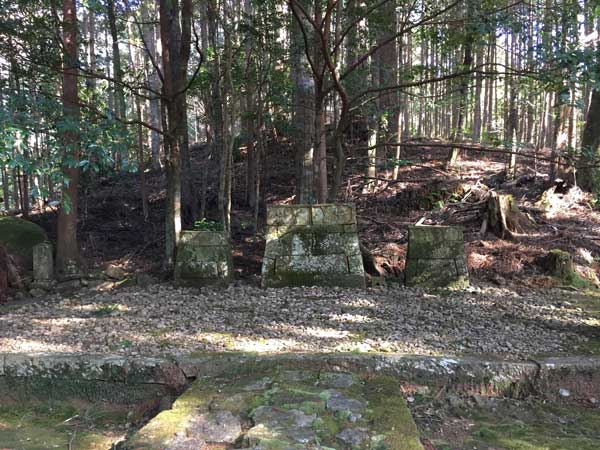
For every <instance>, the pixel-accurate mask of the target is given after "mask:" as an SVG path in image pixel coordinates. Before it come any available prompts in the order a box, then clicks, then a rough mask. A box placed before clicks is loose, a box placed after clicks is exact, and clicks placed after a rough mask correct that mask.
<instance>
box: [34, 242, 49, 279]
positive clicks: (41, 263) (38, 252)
mask: <svg viewBox="0 0 600 450" xmlns="http://www.w3.org/2000/svg"><path fill="white" fill-rule="evenodd" d="M53 278H54V258H53V257H52V244H51V243H50V242H41V243H39V244H37V245H35V246H34V247H33V280H34V281H38V282H40V281H41V282H44V281H49V280H52V279H53Z"/></svg>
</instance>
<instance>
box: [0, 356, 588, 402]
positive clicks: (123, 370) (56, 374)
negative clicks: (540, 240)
mask: <svg viewBox="0 0 600 450" xmlns="http://www.w3.org/2000/svg"><path fill="white" fill-rule="evenodd" d="M273 366H277V367H286V368H307V369H311V370H315V369H327V370H334V371H335V370H347V371H355V372H357V373H374V374H375V373H378V374H384V375H389V376H392V377H397V378H398V379H399V381H402V382H408V383H414V384H417V385H426V386H439V387H442V386H444V387H445V388H447V389H449V390H451V391H457V392H469V393H481V394H485V395H490V396H511V397H524V396H527V395H529V394H531V393H536V394H542V395H547V396H549V397H560V396H561V395H560V390H561V389H566V390H568V392H569V399H570V400H575V401H577V400H586V401H587V400H589V399H590V398H592V397H593V398H600V357H585V356H572V357H560V358H556V357H555V358H552V357H550V358H541V359H537V360H527V361H507V360H501V359H484V358H479V357H463V358H445V357H433V356H432V357H428V356H407V355H393V354H391V355H354V354H320V355H314V354H282V355H251V354H239V353H231V354H216V355H205V356H181V357H178V358H176V359H169V358H158V357H141V356H140V357H127V356H117V355H115V356H100V355H90V354H51V353H45V354H4V355H2V354H0V398H1V395H5V392H9V393H10V394H11V395H14V394H16V393H17V392H20V393H21V394H20V395H24V394H31V395H33V396H34V397H38V396H47V395H49V394H55V395H57V396H60V395H73V396H77V395H81V396H84V397H86V398H88V399H94V398H102V396H104V398H107V397H110V398H112V399H113V400H114V401H119V402H126V401H129V400H131V397H132V396H133V397H138V396H139V395H141V393H143V395H154V396H156V391H162V392H167V391H168V392H173V391H179V390H181V388H182V387H184V386H185V385H186V383H188V382H189V381H190V380H192V379H196V378H199V377H214V376H224V375H226V374H227V373H229V372H231V371H236V372H237V373H239V374H242V373H253V372H255V371H257V370H264V369H267V368H269V367H273ZM136 386H137V387H138V388H139V389H140V392H139V393H136V391H135V390H134V387H136ZM107 393H110V394H107ZM58 398H59V397H58Z"/></svg>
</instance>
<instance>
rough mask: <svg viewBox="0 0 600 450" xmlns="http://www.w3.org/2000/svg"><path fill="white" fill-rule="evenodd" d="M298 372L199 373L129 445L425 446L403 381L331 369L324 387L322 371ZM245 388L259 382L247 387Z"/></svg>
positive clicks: (299, 449) (272, 448) (166, 448)
mask: <svg viewBox="0 0 600 450" xmlns="http://www.w3.org/2000/svg"><path fill="white" fill-rule="evenodd" d="M299 373H300V372H298V373H295V374H294V376H292V377H290V373H289V371H283V372H282V371H280V370H279V368H278V367H277V366H276V365H275V366H271V367H268V368H264V369H260V370H251V371H248V372H246V373H245V374H243V373H240V372H239V371H238V370H236V369H233V368H231V367H230V371H229V372H227V375H226V376H223V377H219V378H218V379H217V378H214V379H213V378H199V379H197V380H196V381H195V382H194V383H193V384H192V385H191V386H190V388H189V389H188V390H187V391H186V392H184V393H183V395H182V396H181V397H180V398H179V399H177V400H176V401H175V402H174V404H173V408H172V409H171V410H167V411H163V412H161V413H160V414H158V415H157V416H156V417H154V418H153V419H152V420H150V422H149V423H147V424H146V425H145V426H144V427H142V428H141V429H140V430H138V431H136V432H135V433H134V434H133V435H132V436H131V437H130V438H129V439H128V440H127V441H126V442H124V443H123V448H124V449H126V450H134V449H135V450H140V449H146V450H172V449H180V448H189V447H188V445H190V444H193V445H196V446H197V447H192V448H204V447H205V446H207V447H211V444H220V445H219V446H226V447H231V446H232V444H234V445H235V447H239V448H247V449H255V450H257V449H263V450H282V449H294V450H306V449H307V448H329V449H332V450H333V449H336V450H338V449H339V450H346V449H348V448H351V447H352V448H356V449H359V448H360V449H362V450H368V449H373V448H375V449H376V448H382V449H383V448H386V449H388V450H409V449H410V450H423V447H422V445H421V443H420V439H419V433H418V430H417V428H416V425H415V423H414V421H413V420H412V417H411V416H410V412H409V411H408V408H407V407H406V404H405V402H404V399H403V394H402V391H401V390H400V388H399V385H398V382H397V380H394V379H392V378H388V377H381V376H365V377H363V376H361V375H358V374H357V375H351V374H348V373H344V374H340V375H339V376H338V374H333V373H330V374H329V375H328V376H325V377H324V381H325V379H327V381H333V382H334V383H335V384H337V385H338V386H339V387H338V388H336V389H328V390H323V387H321V386H319V385H315V381H314V380H316V379H317V378H319V377H320V375H319V372H318V370H312V372H307V371H303V372H301V376H297V375H298V374H299ZM224 375H225V374H224ZM354 379H356V383H354ZM264 380H269V381H270V383H268V384H265V383H263V381H264ZM271 382H272V383H271ZM247 386H257V387H259V388H258V389H255V390H254V389H253V390H251V391H248V390H247V389H246V387H247ZM243 425H245V426H243ZM375 443H376V444H378V445H376V446H375V445H374V444H375Z"/></svg>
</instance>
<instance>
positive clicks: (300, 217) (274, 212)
mask: <svg viewBox="0 0 600 450" xmlns="http://www.w3.org/2000/svg"><path fill="white" fill-rule="evenodd" d="M310 222H311V218H310V205H273V206H272V207H270V208H269V210H268V211H267V225H276V226H281V225H284V226H290V225H310Z"/></svg>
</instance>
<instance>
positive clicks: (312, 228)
mask: <svg viewBox="0 0 600 450" xmlns="http://www.w3.org/2000/svg"><path fill="white" fill-rule="evenodd" d="M356 228H357V227H356V210H355V208H354V205H350V204H320V205H272V206H270V207H269V208H268V211H267V229H266V248H265V256H264V258H263V267H262V284H263V286H264V287H283V286H341V287H361V288H364V287H365V274H364V269H363V263H362V256H361V253H360V247H359V243H358V234H357V229H356Z"/></svg>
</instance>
